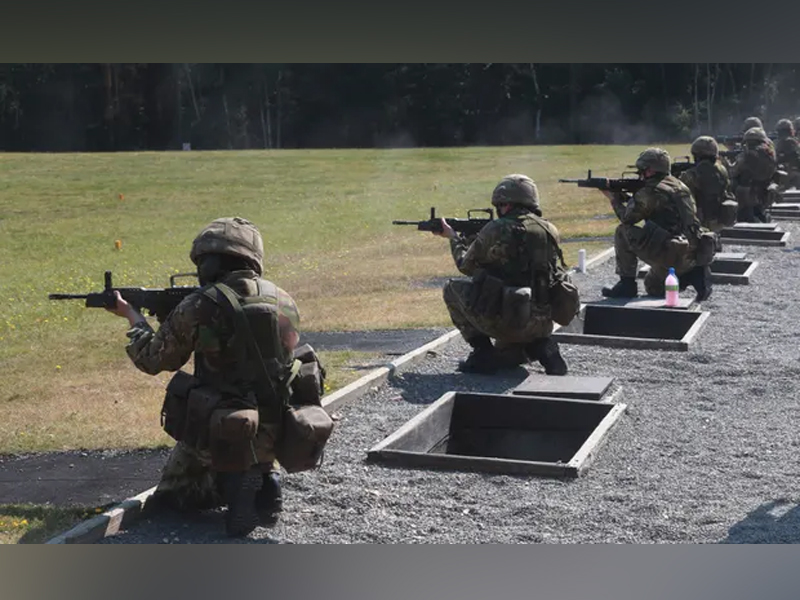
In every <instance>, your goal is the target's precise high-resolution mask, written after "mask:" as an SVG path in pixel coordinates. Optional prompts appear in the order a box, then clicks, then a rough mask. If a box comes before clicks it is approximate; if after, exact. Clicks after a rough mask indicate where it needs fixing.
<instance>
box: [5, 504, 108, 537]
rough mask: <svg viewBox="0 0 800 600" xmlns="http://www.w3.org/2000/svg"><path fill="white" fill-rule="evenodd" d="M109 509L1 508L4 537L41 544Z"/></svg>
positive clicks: (26, 505) (8, 505) (80, 507)
mask: <svg viewBox="0 0 800 600" xmlns="http://www.w3.org/2000/svg"><path fill="white" fill-rule="evenodd" d="M110 506H112V505H111V504H108V505H105V506H99V507H97V506H91V507H89V506H70V507H59V506H50V505H37V504H3V505H0V535H2V537H3V538H5V539H6V540H7V541H8V542H11V543H17V544H41V543H44V542H46V541H48V540H49V539H51V538H53V537H55V536H56V535H58V534H59V533H62V532H64V531H66V530H67V529H70V528H71V527H74V526H75V525H77V524H78V523H80V522H81V521H85V520H86V519H90V518H92V517H94V516H96V515H98V514H100V513H102V512H103V511H105V510H107V509H108V508H109V507H110Z"/></svg>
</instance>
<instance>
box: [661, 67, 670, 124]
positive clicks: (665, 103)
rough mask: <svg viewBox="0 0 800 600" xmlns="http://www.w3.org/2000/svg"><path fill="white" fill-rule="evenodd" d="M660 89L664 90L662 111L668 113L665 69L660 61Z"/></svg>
mask: <svg viewBox="0 0 800 600" xmlns="http://www.w3.org/2000/svg"><path fill="white" fill-rule="evenodd" d="M661 89H662V90H663V92H664V111H665V112H666V113H669V93H668V90H667V69H666V67H664V63H661Z"/></svg>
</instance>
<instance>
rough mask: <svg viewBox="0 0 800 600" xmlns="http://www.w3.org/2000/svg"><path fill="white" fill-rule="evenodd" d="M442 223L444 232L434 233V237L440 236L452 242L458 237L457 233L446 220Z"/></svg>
mask: <svg viewBox="0 0 800 600" xmlns="http://www.w3.org/2000/svg"><path fill="white" fill-rule="evenodd" d="M441 221H442V230H441V231H434V232H433V235H438V236H439V237H443V238H447V239H449V240H452V239H453V238H454V237H456V232H455V231H454V230H453V228H452V227H450V225H448V224H447V221H445V220H444V218H442V219H441Z"/></svg>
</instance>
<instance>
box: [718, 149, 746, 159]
mask: <svg viewBox="0 0 800 600" xmlns="http://www.w3.org/2000/svg"><path fill="white" fill-rule="evenodd" d="M741 153H742V151H741V150H720V151H719V157H720V158H727V159H728V160H736V157H737V156H739V154H741Z"/></svg>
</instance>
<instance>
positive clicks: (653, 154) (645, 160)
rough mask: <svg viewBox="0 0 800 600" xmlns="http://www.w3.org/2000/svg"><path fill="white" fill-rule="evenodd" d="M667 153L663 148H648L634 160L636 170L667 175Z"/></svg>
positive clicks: (668, 160) (668, 163)
mask: <svg viewBox="0 0 800 600" xmlns="http://www.w3.org/2000/svg"><path fill="white" fill-rule="evenodd" d="M669 165H670V158H669V152H667V151H666V150H664V149H663V148H648V149H647V150H645V151H644V152H642V153H641V154H640V155H639V158H637V159H636V170H637V171H644V170H645V169H653V171H655V172H656V173H663V174H664V175H669Z"/></svg>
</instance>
